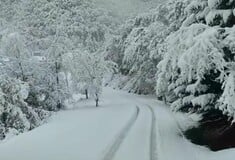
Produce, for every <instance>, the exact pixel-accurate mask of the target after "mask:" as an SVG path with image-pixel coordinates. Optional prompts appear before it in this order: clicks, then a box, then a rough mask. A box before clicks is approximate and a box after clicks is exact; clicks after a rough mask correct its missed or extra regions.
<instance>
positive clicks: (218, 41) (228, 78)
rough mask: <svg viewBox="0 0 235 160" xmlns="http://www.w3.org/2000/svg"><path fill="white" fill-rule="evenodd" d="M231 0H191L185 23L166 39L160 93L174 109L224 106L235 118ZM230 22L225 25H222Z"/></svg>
mask: <svg viewBox="0 0 235 160" xmlns="http://www.w3.org/2000/svg"><path fill="white" fill-rule="evenodd" d="M233 4H234V2H233V1H229V2H228V1H226V0H218V1H210V0H200V1H191V2H190V3H188V5H187V7H186V11H187V17H186V19H185V20H184V22H183V26H182V27H181V28H180V29H179V30H178V31H176V32H175V33H172V34H171V35H169V36H168V37H167V39H166V41H165V43H164V44H163V48H164V50H162V51H163V52H162V54H163V60H162V61H161V62H160V63H159V65H158V73H157V75H156V76H157V85H156V90H157V96H158V97H161V98H164V99H166V101H167V102H170V103H171V107H172V108H173V109H174V110H183V111H187V112H203V113H204V112H205V111H207V112H208V111H210V110H212V111H213V110H220V111H222V112H223V113H224V114H225V115H227V116H228V117H231V118H234V110H233V105H232V101H231V99H232V98H231V97H233V95H234V93H233V92H234V91H233V72H234V67H233V66H234V65H233V63H234V45H233V42H234V31H233V30H234V27H232V28H228V27H231V26H233V25H234V18H233V15H231V14H233V13H231V11H232V9H233ZM224 27H226V28H224Z"/></svg>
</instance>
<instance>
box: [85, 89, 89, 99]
mask: <svg viewBox="0 0 235 160" xmlns="http://www.w3.org/2000/svg"><path fill="white" fill-rule="evenodd" d="M85 94H86V99H88V98H89V97H88V90H87V89H86V90H85Z"/></svg>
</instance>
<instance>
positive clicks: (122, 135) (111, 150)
mask: <svg viewBox="0 0 235 160" xmlns="http://www.w3.org/2000/svg"><path fill="white" fill-rule="evenodd" d="M139 111H140V108H139V107H138V106H136V112H135V114H134V115H133V116H132V117H131V119H130V120H129V121H128V123H127V124H126V125H125V127H124V128H123V129H122V130H121V132H120V133H119V134H118V135H117V138H116V139H115V141H114V142H113V143H112V145H111V146H110V148H109V149H108V151H107V152H106V153H105V155H104V157H103V159H102V160H111V159H113V157H114V155H115V153H116V152H117V151H118V149H119V147H120V146H121V144H122V142H123V140H124V139H125V137H126V136H127V134H128V132H129V131H130V129H131V128H132V126H133V125H134V123H135V122H136V120H137V118H138V116H139Z"/></svg>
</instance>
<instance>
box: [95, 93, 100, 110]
mask: <svg viewBox="0 0 235 160" xmlns="http://www.w3.org/2000/svg"><path fill="white" fill-rule="evenodd" d="M95 96H96V98H95V106H96V107H98V106H99V97H98V94H97V93H96V94H95Z"/></svg>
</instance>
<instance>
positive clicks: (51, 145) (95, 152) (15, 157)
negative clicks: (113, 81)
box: [0, 88, 235, 160]
mask: <svg viewBox="0 0 235 160" xmlns="http://www.w3.org/2000/svg"><path fill="white" fill-rule="evenodd" d="M178 117H179V115H177V116H176V115H175V114H173V113H171V112H170V111H169V109H168V107H166V106H165V105H164V104H163V103H161V102H158V101H156V100H155V98H154V97H145V96H137V95H133V94H129V93H126V92H124V91H115V90H112V89H111V88H105V89H104V95H103V97H102V102H101V106H100V107H98V108H95V107H94V102H93V101H87V100H83V101H81V102H79V103H77V104H75V105H74V106H73V107H70V109H69V110H66V111H61V112H59V113H57V114H56V115H55V116H53V117H52V118H51V119H50V120H49V121H48V123H47V124H45V125H43V126H41V127H38V128H36V129H34V130H33V131H31V132H28V133H24V134H21V135H19V136H17V137H14V138H12V139H10V140H7V141H5V142H2V143H1V144H0V160H232V159H234V158H233V157H234V156H235V150H234V149H231V150H225V151H220V152H216V153H214V152H211V151H209V150H208V149H206V148H205V147H201V146H196V145H194V144H192V143H190V142H189V141H188V140H186V139H185V138H184V137H183V136H182V135H181V134H180V129H179V125H178V122H179V121H180V120H181V119H182V118H178Z"/></svg>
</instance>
